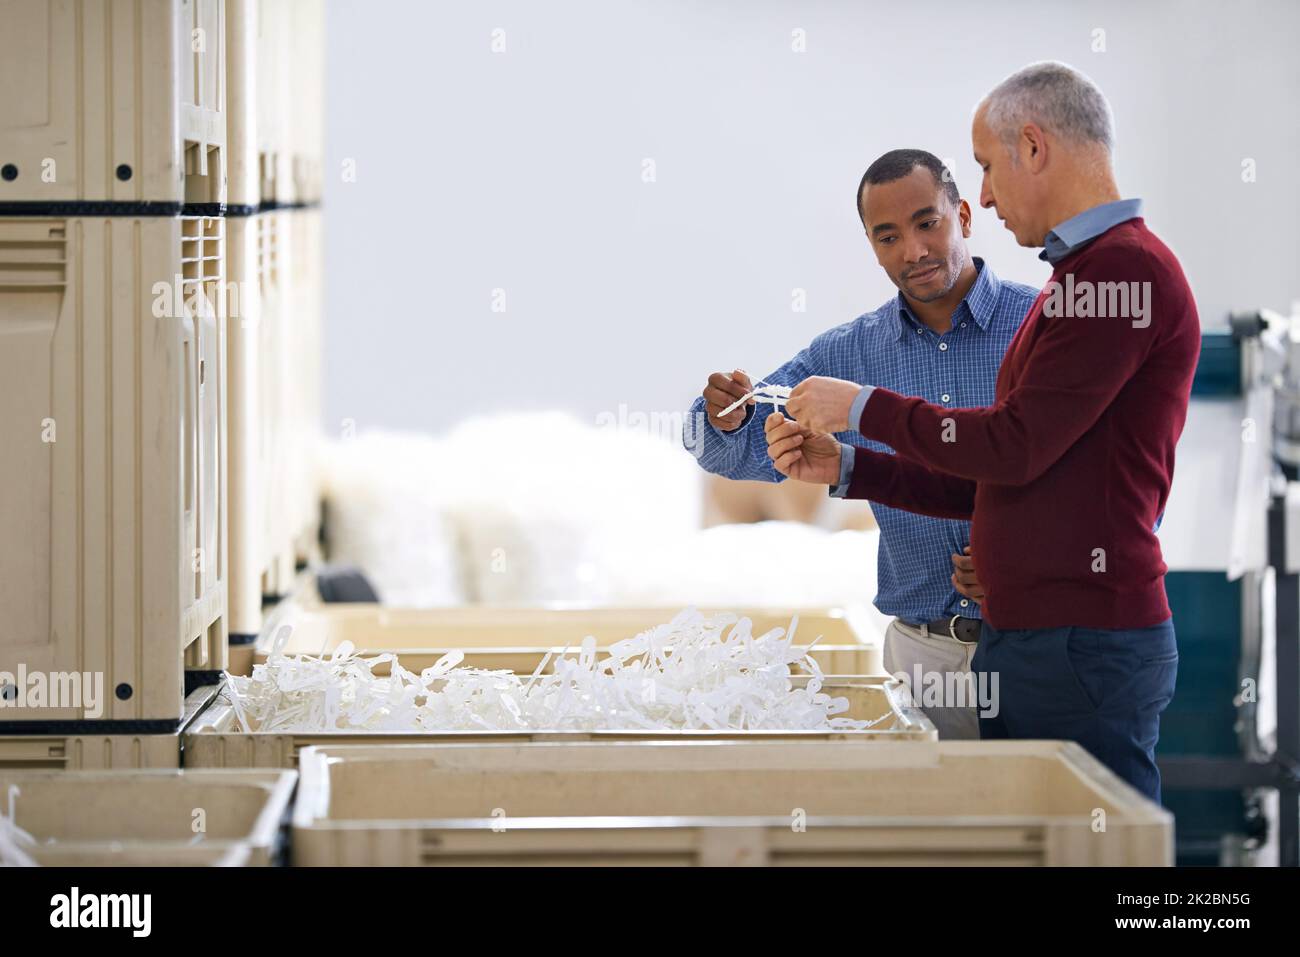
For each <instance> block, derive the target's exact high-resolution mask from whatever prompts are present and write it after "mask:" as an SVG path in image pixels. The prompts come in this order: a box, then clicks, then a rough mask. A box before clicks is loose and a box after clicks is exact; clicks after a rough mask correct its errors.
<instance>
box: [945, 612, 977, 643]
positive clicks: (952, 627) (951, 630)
mask: <svg viewBox="0 0 1300 957" xmlns="http://www.w3.org/2000/svg"><path fill="white" fill-rule="evenodd" d="M960 617H961V615H953V616H952V617H951V618H950V619H948V634H950V635H951V636H952V640H953V641H956V642H960V643H961V644H963V645H977V644H979V639H978V638H976V639H975V640H974V641H964V640H962V639H961V638H958V637H957V619H958V618H960Z"/></svg>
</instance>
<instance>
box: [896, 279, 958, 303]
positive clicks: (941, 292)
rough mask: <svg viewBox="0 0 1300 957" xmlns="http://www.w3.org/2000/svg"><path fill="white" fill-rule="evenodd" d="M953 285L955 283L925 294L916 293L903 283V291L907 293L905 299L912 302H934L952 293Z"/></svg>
mask: <svg viewBox="0 0 1300 957" xmlns="http://www.w3.org/2000/svg"><path fill="white" fill-rule="evenodd" d="M955 285H956V283H949V284H948V285H946V286H944V287H943V288H941V289H927V290H926V291H925V292H917V291H916V290H915V289H913V288H912V287H911V286H908V285H907V284H906V283H904V285H903V290H904V291H905V292H906V293H907V298H908V299H911V300H912V301H913V302H936V301H938V300H940V299H942V298H943V297H944V296H946V295H948V293H950V292H951V291H952V287H953V286H955Z"/></svg>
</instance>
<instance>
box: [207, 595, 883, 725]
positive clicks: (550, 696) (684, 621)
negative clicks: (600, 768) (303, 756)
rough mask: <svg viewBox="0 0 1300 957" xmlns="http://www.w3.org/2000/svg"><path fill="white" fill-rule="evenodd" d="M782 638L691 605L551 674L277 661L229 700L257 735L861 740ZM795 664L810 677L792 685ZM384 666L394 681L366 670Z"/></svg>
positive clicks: (348, 651) (382, 660) (790, 632)
mask: <svg viewBox="0 0 1300 957" xmlns="http://www.w3.org/2000/svg"><path fill="white" fill-rule="evenodd" d="M797 625H798V618H797V617H796V618H795V619H793V620H792V621H791V623H790V627H789V628H788V629H783V628H774V629H772V630H771V631H768V632H766V633H764V634H762V635H757V636H755V635H754V634H753V633H752V626H751V622H750V620H749V619H748V618H738V617H737V616H736V615H734V614H730V613H722V614H717V615H713V616H711V617H706V616H704V615H703V614H701V613H700V612H699V611H698V610H696V609H695V608H687V609H685V610H684V611H682V612H680V613H679V614H677V615H676V617H674V618H673V620H672V621H670V622H668V623H666V624H663V625H659V626H657V627H655V628H652V629H649V630H648V631H645V632H642V633H641V634H638V635H636V636H634V637H632V638H627V639H624V640H623V641H619V642H616V643H615V644H614V645H612V646H611V648H610V655H609V657H607V658H604V659H602V660H597V656H596V642H595V639H594V638H591V637H590V636H589V637H587V638H584V639H583V641H582V644H581V647H580V650H579V651H578V653H577V654H576V655H572V654H569V653H568V650H567V649H566V650H565V652H562V653H561V654H559V655H558V656H556V657H555V660H554V669H553V671H552V672H551V673H549V674H543V673H542V669H541V668H538V669H537V670H536V671H534V672H533V673H532V674H531V675H527V676H524V675H519V674H516V673H514V672H510V671H489V670H485V669H481V668H463V667H458V665H459V664H460V662H461V661H462V660H463V658H464V656H463V654H462V653H460V652H452V653H450V654H448V655H445V656H444V657H443V658H441V659H440V660H439V661H438V662H436V663H435V664H434V665H432V666H431V667H429V668H426V669H424V671H422V672H421V673H420V674H418V675H417V674H414V673H413V672H410V671H407V670H406V669H405V668H403V667H402V666H401V663H400V662H399V661H398V659H397V656H396V655H393V654H381V655H377V656H374V657H370V658H365V657H359V656H357V655H356V654H354V649H353V646H352V644H351V643H350V642H344V643H343V644H341V645H340V646H339V647H338V648H336V649H335V650H334V651H333V653H331V654H329V655H328V656H321V657H312V656H309V655H298V656H295V657H287V656H285V655H281V654H273V655H272V656H271V657H269V658H268V659H267V661H266V662H265V663H264V664H259V665H257V666H256V667H255V668H254V669H253V674H252V676H251V677H238V676H231V677H230V679H229V685H228V691H227V695H228V696H229V697H230V699H231V702H232V705H233V707H234V708H235V709H236V712H237V714H238V716H239V721H240V724H241V725H242V726H244V727H245V728H248V727H249V726H251V727H253V728H254V729H256V730H258V731H264V732H265V731H277V732H312V731H334V730H370V731H449V730H480V729H482V730H491V731H497V730H516V729H518V730H534V731H536V730H574V731H596V730H629V729H644V730H656V731H661V730H691V729H712V730H724V731H731V730H810V731H825V730H863V729H865V728H868V727H870V726H871V724H872V722H869V721H858V720H852V719H849V718H843V717H835V715H839V714H843V713H844V712H845V711H847V710H848V707H849V704H848V701H847V699H845V698H832V697H831V696H830V695H827V694H824V693H822V691H821V685H822V675H821V669H820V668H819V667H818V665H817V663H816V661H814V660H813V659H812V658H811V657H809V656H808V655H807V648H796V647H795V646H794V635H795V629H796V627H797ZM797 662H802V663H804V665H805V666H806V667H807V668H808V669H809V671H810V672H811V673H812V675H813V677H812V679H811V680H809V681H808V682H807V684H806V686H804V687H795V686H794V683H793V682H792V681H791V676H792V674H793V671H792V667H791V666H792V665H794V664H796V663H797ZM379 664H387V665H388V666H389V671H390V673H389V674H388V675H385V676H379V675H376V674H375V673H374V670H375V667H376V666H377V665H379Z"/></svg>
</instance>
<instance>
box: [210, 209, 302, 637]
mask: <svg viewBox="0 0 1300 957" xmlns="http://www.w3.org/2000/svg"><path fill="white" fill-rule="evenodd" d="M286 225H287V223H286V214H285V213H264V214H261V215H257V216H246V217H235V218H231V219H229V220H227V222H226V228H227V230H228V231H229V235H228V249H229V254H228V257H229V258H228V263H229V270H230V279H231V282H232V284H233V285H234V286H235V287H236V288H238V289H239V290H240V291H241V295H240V297H239V302H238V304H237V308H231V309H230V311H229V315H228V317H227V330H228V342H229V369H230V375H229V387H230V408H229V422H230V457H229V463H228V470H229V483H230V523H229V535H230V596H229V601H230V633H231V635H232V636H240V637H241V638H245V639H247V640H248V641H250V642H251V640H252V639H253V638H255V637H256V635H257V634H258V632H259V631H261V628H262V597H263V595H280V594H284V593H285V591H286V590H287V588H288V587H289V584H290V583H291V582H292V581H293V575H294V533H295V529H294V526H293V522H292V518H293V512H292V511H291V510H290V508H289V500H290V495H289V491H290V489H291V487H292V486H291V484H290V476H291V474H292V472H293V470H294V469H295V468H301V466H298V465H295V463H294V462H293V456H294V455H295V454H300V452H299V451H298V450H297V449H296V448H295V446H294V445H293V443H291V442H290V423H289V421H288V408H289V406H290V404H291V402H292V401H293V393H294V389H295V387H296V386H297V382H296V381H295V379H294V377H293V374H292V370H291V366H290V361H289V358H290V355H291V353H292V350H293V349H294V348H297V347H296V346H295V345H294V344H293V343H292V341H291V335H292V330H290V329H289V328H288V321H289V318H290V314H291V313H290V310H289V307H290V305H291V304H290V303H289V301H288V285H289V277H288V275H287V274H286V271H287V268H288V259H289V238H290V237H289V236H288V235H287V232H288V230H287V229H286Z"/></svg>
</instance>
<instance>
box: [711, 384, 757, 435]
mask: <svg viewBox="0 0 1300 957" xmlns="http://www.w3.org/2000/svg"><path fill="white" fill-rule="evenodd" d="M753 391H754V386H753V384H752V383H751V382H750V381H749V376H747V375H745V370H743V369H737V370H736V371H735V372H733V373H731V375H727V374H726V373H725V372H715V373H713V375H711V376H709V384H708V385H706V386H705V387H704V392H703V393H702V395H703V396H704V407H705V408H706V409H707V410H708V413H709V421H710V422H712V423H713V425H714V426H715V427H716V428H718V429H720V430H722V431H723V432H730V431H731V430H732V429H738V428H740V424H741V423H742V422H744V421H745V415H746V414H747V412H748V408H749V406H751V405H753V404H754V400H753V399H750V400H749V401H748V402H746V403H745V404H744V405H742V406H739V407H737V408H735V409H732V410H731V411H730V412H728V413H727V414H726V415H723V416H720V415H718V413H719V412H721V411H722V410H723V409H725V408H726V407H727V406H729V405H731V404H732V403H733V402H735V401H736V400H737V399H739V398H740V397H741V396H742V395H746V394H748V393H750V392H753Z"/></svg>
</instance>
